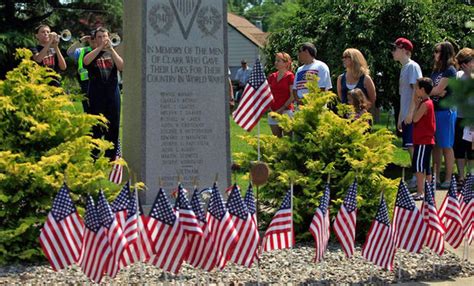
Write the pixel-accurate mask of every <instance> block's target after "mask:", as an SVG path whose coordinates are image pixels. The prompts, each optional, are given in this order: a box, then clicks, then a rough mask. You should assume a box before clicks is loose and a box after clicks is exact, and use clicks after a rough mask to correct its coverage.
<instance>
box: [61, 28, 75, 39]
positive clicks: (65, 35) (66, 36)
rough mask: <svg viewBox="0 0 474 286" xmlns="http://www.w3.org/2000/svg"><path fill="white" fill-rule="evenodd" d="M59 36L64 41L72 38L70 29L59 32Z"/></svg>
mask: <svg viewBox="0 0 474 286" xmlns="http://www.w3.org/2000/svg"><path fill="white" fill-rule="evenodd" d="M59 37H60V38H61V40H63V41H64V42H69V41H70V40H71V39H72V34H71V31H69V30H68V29H65V30H63V31H62V32H61V33H60V34H59Z"/></svg>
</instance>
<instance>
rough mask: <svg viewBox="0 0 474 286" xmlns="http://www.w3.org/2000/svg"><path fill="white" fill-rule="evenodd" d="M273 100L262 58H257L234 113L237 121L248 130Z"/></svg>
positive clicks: (233, 115) (233, 116)
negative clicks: (261, 61)
mask: <svg viewBox="0 0 474 286" xmlns="http://www.w3.org/2000/svg"><path fill="white" fill-rule="evenodd" d="M272 102H273V95H272V92H271V90H270V86H269V85H268V82H267V79H266V77H265V74H264V73H263V68H262V65H261V63H260V60H258V59H257V60H256V62H255V65H254V67H253V69H252V72H251V73H250V77H249V80H248V82H247V85H246V86H245V88H244V92H243V94H242V99H241V100H240V103H239V106H238V107H237V109H236V110H235V111H234V112H233V113H232V118H234V121H235V123H237V125H239V126H240V127H242V128H243V129H245V130H246V131H250V130H252V128H253V127H254V126H255V125H256V124H257V123H258V121H259V120H260V117H262V115H263V114H264V113H265V111H266V110H267V109H268V108H269V107H270V105H271V104H272Z"/></svg>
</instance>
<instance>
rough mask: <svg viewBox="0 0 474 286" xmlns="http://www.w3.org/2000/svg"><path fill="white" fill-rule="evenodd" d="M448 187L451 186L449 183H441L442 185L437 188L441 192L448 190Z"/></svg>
mask: <svg viewBox="0 0 474 286" xmlns="http://www.w3.org/2000/svg"><path fill="white" fill-rule="evenodd" d="M449 186H451V182H450V181H446V182H443V183H442V184H441V185H440V186H439V188H440V189H441V190H447V189H449Z"/></svg>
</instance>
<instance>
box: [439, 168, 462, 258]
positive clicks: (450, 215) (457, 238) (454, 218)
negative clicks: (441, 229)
mask: <svg viewBox="0 0 474 286" xmlns="http://www.w3.org/2000/svg"><path fill="white" fill-rule="evenodd" d="M456 193H457V184H456V176H454V175H453V177H452V178H451V185H450V186H449V190H448V193H447V194H446V197H445V198H444V201H443V203H442V204H441V208H440V211H439V217H440V218H441V221H442V222H443V224H444V225H445V227H446V234H445V236H444V238H445V240H446V242H448V243H449V244H450V245H451V246H452V247H453V248H454V249H456V248H458V247H459V246H460V245H461V243H462V239H463V224H462V217H461V207H460V204H459V201H458V198H457V196H456Z"/></svg>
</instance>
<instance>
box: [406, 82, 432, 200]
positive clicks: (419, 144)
mask: <svg viewBox="0 0 474 286" xmlns="http://www.w3.org/2000/svg"><path fill="white" fill-rule="evenodd" d="M432 89H433V81H432V80H431V79H430V78H427V77H423V78H419V79H417V80H416V85H415V96H414V97H413V102H412V104H411V106H410V114H409V116H408V118H409V119H412V120H413V144H414V152H413V159H412V168H413V172H414V173H415V176H416V190H417V192H416V194H415V195H414V196H413V198H414V199H415V200H422V199H423V194H424V191H423V190H424V186H425V180H431V168H430V158H431V151H432V150H433V145H434V143H435V141H434V135H435V131H436V123H435V115H434V106H433V101H432V100H431V99H430V97H429V94H430V92H431V90H432ZM408 123H411V122H408Z"/></svg>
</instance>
